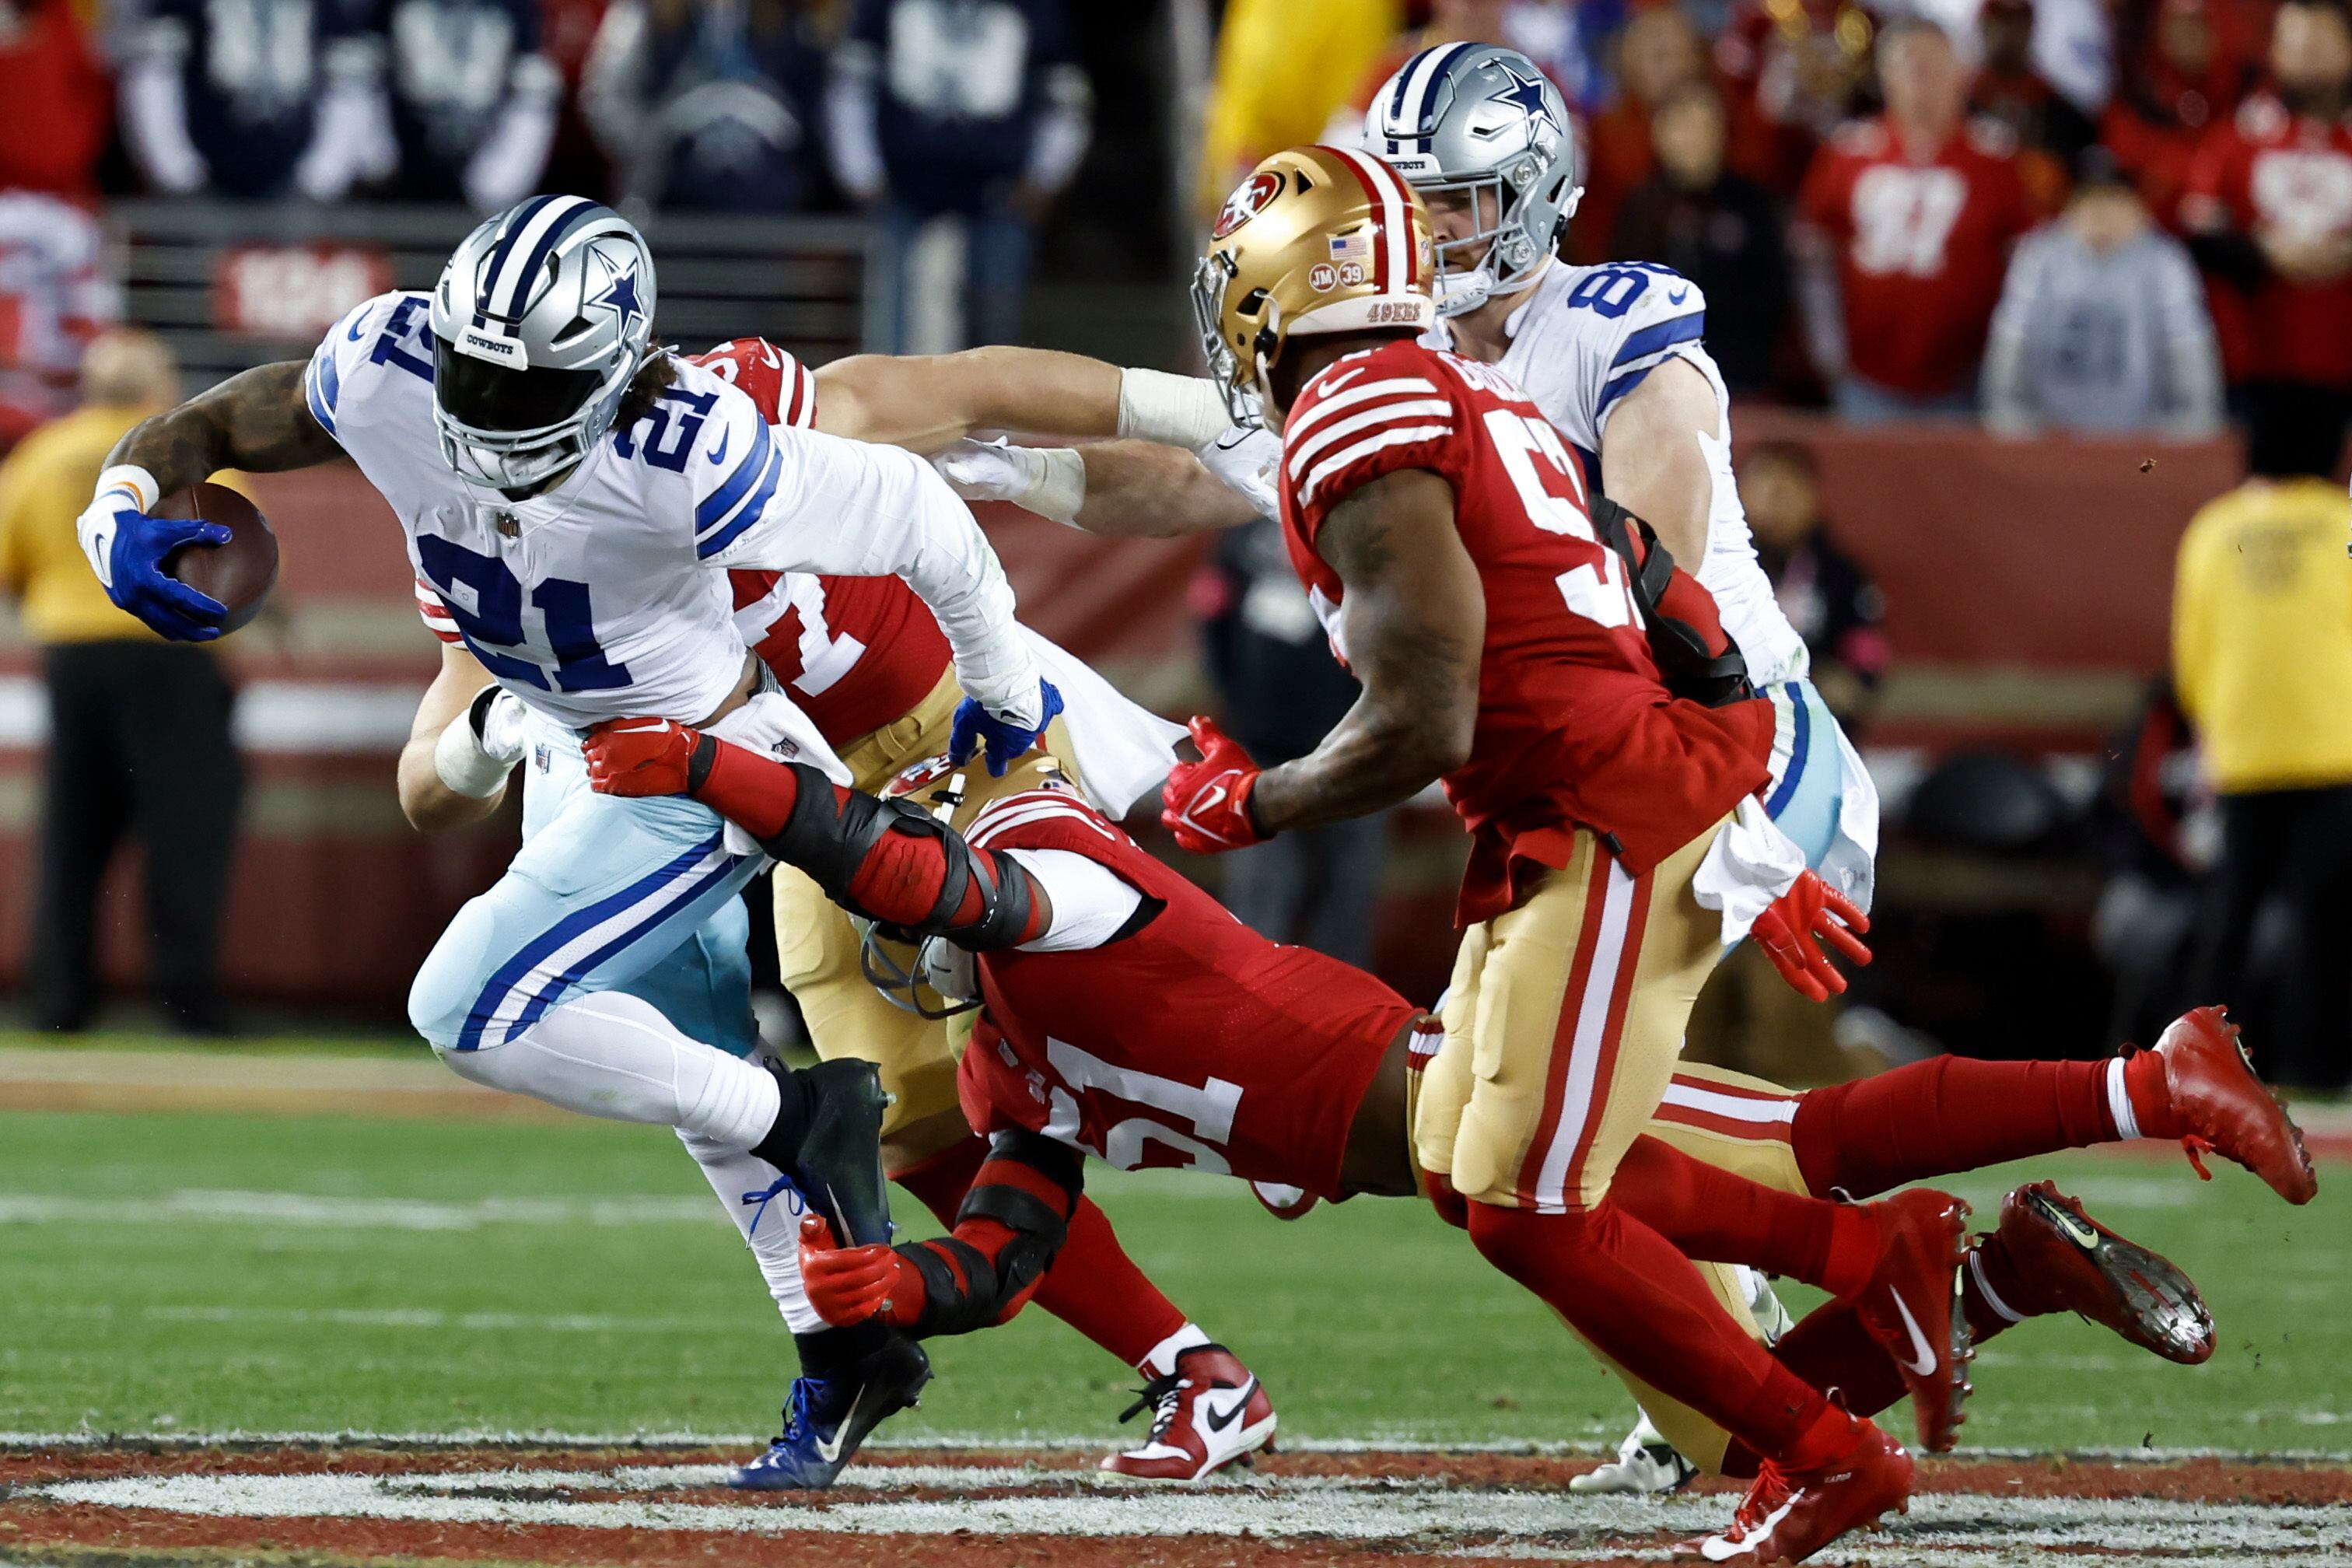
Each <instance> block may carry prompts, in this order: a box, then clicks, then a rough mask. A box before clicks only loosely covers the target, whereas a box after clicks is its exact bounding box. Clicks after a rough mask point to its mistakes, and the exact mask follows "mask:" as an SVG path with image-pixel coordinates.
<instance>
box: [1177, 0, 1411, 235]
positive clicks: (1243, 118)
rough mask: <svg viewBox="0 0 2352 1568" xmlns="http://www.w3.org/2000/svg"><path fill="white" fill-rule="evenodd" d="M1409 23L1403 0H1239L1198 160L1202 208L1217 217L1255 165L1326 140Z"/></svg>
mask: <svg viewBox="0 0 2352 1568" xmlns="http://www.w3.org/2000/svg"><path fill="white" fill-rule="evenodd" d="M1403 25H1404V8H1403V5H1402V4H1401V0H1232V3H1231V4H1230V5H1227V6H1226V7H1225V22H1224V28H1223V33H1222V34H1221V35H1220V36H1219V37H1218V39H1217V81H1216V88H1215V89H1214V92H1213V96H1212V97H1211V99H1210V102H1209V124H1208V132H1207V141H1206V144H1205V145H1204V146H1203V148H1202V158H1201V210H1202V213H1203V214H1204V215H1206V216H1210V217H1214V216H1215V215H1216V212H1217V209H1218V207H1220V206H1221V205H1223V203H1224V199H1225V197H1226V195H1228V194H1229V193H1231V191H1232V190H1233V188H1234V186H1235V185H1236V184H1240V183H1241V177H1242V176H1243V175H1244V174H1247V173H1249V171H1250V170H1251V169H1252V168H1253V167H1255V165H1256V164H1257V163H1258V162H1259V161H1260V160H1261V159H1264V158H1266V157H1268V156H1270V155H1272V154H1273V153H1279V152H1281V151H1282V150H1283V149H1284V148H1286V147H1296V146H1299V145H1301V144H1302V143H1305V142H1320V141H1321V140H1322V139H1323V127H1324V126H1325V125H1326V124H1327V123H1328V121H1330V118H1331V110H1333V109H1334V108H1336V107H1337V106H1338V105H1339V101H1340V100H1343V99H1345V98H1346V97H1347V96H1348V95H1349V93H1351V92H1353V91H1354V90H1355V89H1356V86H1357V84H1358V83H1359V82H1360V81H1361V80H1362V79H1363V76H1364V73H1365V72H1366V71H1368V70H1370V68H1371V67H1372V64H1373V62H1374V61H1376V60H1378V59H1379V58H1381V50H1382V49H1384V48H1386V47H1388V44H1389V40H1391V38H1393V37H1396V36H1397V33H1398V32H1399V30H1400V29H1401V28H1402V26H1403Z"/></svg>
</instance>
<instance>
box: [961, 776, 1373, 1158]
mask: <svg viewBox="0 0 2352 1568" xmlns="http://www.w3.org/2000/svg"><path fill="white" fill-rule="evenodd" d="M965 837H967V838H968V839H970V840H971V843H972V845H973V846H974V847H980V848H987V849H1067V850H1072V851H1075V852H1076V853H1077V854H1080V855H1083V856H1085V857H1087V858H1088V859H1090V860H1095V861H1098V862H1099V863H1101V864H1102V865H1104V866H1107V867H1108V868H1110V869H1112V870H1113V871H1115V872H1117V873H1118V875H1119V876H1120V877H1121V878H1123V879H1126V880H1127V882H1128V883H1129V885H1131V886H1133V887H1135V888H1136V889H1139V890H1140V891H1141V892H1142V893H1143V895H1144V897H1145V898H1146V899H1147V900H1150V901H1151V903H1152V904H1156V905H1158V906H1159V908H1158V910H1157V912H1156V913H1153V914H1151V915H1150V919H1149V921H1147V923H1145V924H1144V925H1143V926H1142V927H1141V928H1140V929H1139V930H1136V931H1132V932H1130V933H1129V934H1128V935H1127V936H1124V937H1121V938H1120V939H1118V941H1116V942H1109V943H1107V944H1105V945H1104V946H1101V947H1097V948H1090V949H1087V950H1086V951H1083V952H988V953H982V955H981V956H980V962H979V965H978V967H979V971H980V981H981V989H982V995H983V997H984V998H985V1000H986V1002H987V1010H986V1011H985V1012H983V1013H982V1015H981V1016H980V1021H979V1024H978V1026H977V1027H975V1028H974V1030H973V1031H972V1037H971V1045H970V1046H969V1047H966V1048H965V1051H964V1054H963V1062H962V1065H961V1067H960V1068H958V1069H957V1073H956V1089H957V1093H958V1095H959V1097H960V1098H961V1100H962V1102H963V1110H964V1116H965V1117H966V1119H967V1120H969V1121H971V1125H972V1127H973V1128H974V1129H975V1130H976V1131H979V1132H981V1133H982V1135H986V1134H988V1133H992V1132H995V1131H1002V1130H1003V1129H1007V1128H1013V1127H1025V1128H1027V1129H1028V1130H1029V1131H1033V1132H1042V1133H1044V1134H1045V1136H1047V1137H1049V1138H1055V1139H1058V1140H1060V1141H1061V1142H1065V1143H1067V1144H1069V1145H1071V1146H1072V1147H1074V1148H1076V1149H1081V1150H1084V1151H1085V1152H1087V1153H1089V1154H1092V1155H1094V1156H1096V1157H1097V1158H1098V1159H1101V1160H1104V1161H1107V1162H1108V1163H1110V1164H1113V1165H1117V1166H1119V1167H1121V1168H1122V1169H1126V1170H1138V1169H1144V1168H1172V1169H1178V1170H1196V1171H1214V1172H1219V1173H1231V1174H1233V1175H1236V1176H1241V1177H1244V1178H1245V1179H1248V1180H1251V1181H1261V1182H1283V1183H1287V1184H1290V1185H1293V1186H1299V1187H1304V1188H1306V1189H1307V1191H1309V1192H1312V1193H1315V1194H1318V1195H1320V1196H1322V1197H1326V1198H1336V1197H1338V1196H1339V1165H1340V1161H1341V1158H1342V1156H1343V1155H1344V1154H1345V1152H1346V1150H1347V1146H1348V1130H1349V1126H1351V1125H1352V1124H1353V1122H1354V1121H1355V1119H1356V1108H1357V1106H1358V1105H1360V1103H1361V1102H1362V1100H1363V1098H1364V1092H1365V1090H1366V1089H1369V1088H1370V1086H1371V1081H1372V1075H1373V1073H1374V1072H1375V1071H1376V1070H1378V1068H1379V1067H1380V1064H1381V1056H1382V1055H1383V1054H1384V1053H1385V1052H1386V1051H1387V1049H1388V1047H1389V1044H1390V1042H1391V1041H1392V1040H1394V1039H1395V1038H1396V1037H1397V1034H1398V1032H1399V1031H1401V1030H1402V1029H1403V1028H1404V1027H1405V1026H1407V1025H1408V1024H1410V1023H1412V1020H1413V1019H1414V1018H1415V1017H1416V1016H1419V1010H1418V1009H1417V1008H1415V1007H1414V1006H1413V1005H1412V1004H1411V1003H1409V1002H1407V1001H1406V1000H1405V999H1404V998H1403V997H1402V996H1400V995H1398V994H1396V993H1395V992H1393V991H1391V990H1390V989H1389V988H1388V987H1387V986H1385V985H1383V984H1381V983H1380V982H1379V981H1377V980H1375V979H1373V978H1372V977H1371V976H1370V975H1369V974H1366V973H1363V972H1362V971H1361V970H1359V969H1354V968H1351V967H1349V965H1347V964H1345V963H1340V962H1339V960H1337V959H1334V958H1326V957H1325V956H1324V955H1323V954H1321V953H1319V952H1312V951H1310V950H1308V949H1307V948H1303V947H1284V946H1281V945H1279V944H1277V943H1275V942H1268V941H1267V940H1266V939H1265V938H1264V937H1262V936H1260V935H1258V934H1257V932H1255V931H1252V930H1250V928H1249V927H1247V926H1245V925H1244V924H1242V922H1241V921H1237V920H1235V919H1234V917H1233V916H1232V915H1230V914H1228V913H1226V912H1225V910H1224V909H1223V907H1222V906H1221V905H1219V904H1218V903H1217V901H1216V900H1213V899H1212V898H1210V897H1209V895H1208V894H1206V893H1204V892H1202V890H1201V889H1198V888H1196V887H1194V886H1193V885H1192V883H1191V882H1188V881H1186V880H1185V879H1183V878H1182V877H1181V876H1179V875H1177V874H1176V873H1175V872H1174V871H1171V870H1170V869H1169V868H1167V867H1165V866H1162V865H1161V864H1160V862H1159V861H1157V860H1155V859H1153V858H1151V857H1150V856H1149V855H1147V854H1145V853H1144V852H1143V851H1142V850H1141V849H1139V848H1138V847H1136V844H1135V841H1134V840H1133V839H1131V838H1129V837H1128V836H1127V835H1126V834H1124V833H1122V832H1120V831H1119V829H1118V826H1117V825H1116V824H1114V823H1112V822H1111V821H1110V820H1109V819H1108V818H1107V817H1105V816H1102V814H1101V813H1099V812H1097V811H1096V810H1095V809H1094V808H1093V807H1092V806H1090V805H1087V804H1086V802H1085V801H1083V800H1081V799H1080V798H1079V797H1078V795H1077V792H1076V790H1074V789H1072V788H1070V787H1069V786H1068V785H1067V784H1063V783H1061V782H1060V781H1059V780H1051V781H1048V783H1047V784H1045V785H1044V786H1042V787H1040V788H1036V789H1031V790H1024V792H1022V793H1021V794H1019V795H1008V796H1006V797H1005V798H1004V799H1003V800H999V801H992V802H991V803H990V804H989V805H988V806H987V807H986V808H985V809H983V810H982V812H981V813H980V815H979V816H977V817H975V818H974V819H973V821H972V823H971V826H970V827H969V828H968V829H967V830H966V831H965ZM1149 907H1150V906H1149V905H1147V908H1149Z"/></svg>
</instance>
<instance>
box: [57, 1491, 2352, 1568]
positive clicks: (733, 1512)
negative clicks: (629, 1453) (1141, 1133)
mask: <svg viewBox="0 0 2352 1568" xmlns="http://www.w3.org/2000/svg"><path fill="white" fill-rule="evenodd" d="M853 1473H855V1472H853ZM708 1474H709V1472H704V1471H700V1470H698V1469H697V1470H690V1471H684V1472H679V1471H673V1472H671V1475H670V1476H669V1477H667V1478H666V1479H667V1480H668V1481H669V1483H670V1484H673V1485H684V1486H698V1485H702V1484H706V1481H705V1477H706V1476H707V1475H708ZM918 1477H919V1478H921V1479H917V1478H918ZM885 1479H887V1480H896V1481H897V1482H898V1484H901V1485H931V1484H941V1483H942V1482H944V1483H945V1484H949V1485H955V1486H977V1487H982V1488H986V1489H992V1490H1009V1491H1011V1492H1012V1493H1013V1495H1011V1496H1000V1497H984V1498H973V1497H961V1498H953V1499H945V1500H862V1499H857V1498H856V1497H854V1496H845V1495H844V1494H840V1493H835V1494H830V1495H827V1496H825V1497H824V1498H822V1499H819V1500H793V1499H787V1498H783V1497H781V1496H780V1497H776V1498H772V1499H768V1500H762V1501H761V1502H758V1503H755V1504H754V1503H731V1502H726V1503H721V1502H704V1501H690V1500H682V1499H680V1500H665V1499H661V1498H657V1497H646V1498H643V1499H631V1500H620V1501H615V1500H604V1499H591V1500H574V1499H572V1498H567V1497H565V1496H564V1495H563V1494H564V1493H565V1492H567V1491H576V1490H609V1489H615V1488H621V1487H629V1486H631V1482H630V1480H629V1478H628V1477H627V1475H626V1471H625V1468H622V1469H619V1470H602V1471H598V1470H592V1471H582V1472H560V1473H537V1474H534V1473H530V1472H520V1471H514V1470H496V1471H488V1472H484V1473H481V1474H477V1475H470V1476H467V1475H458V1476H450V1475H435V1476H415V1477H402V1476H359V1475H226V1476H159V1477H129V1478H118V1479H105V1480H81V1481H64V1482H58V1483H55V1484H51V1485H47V1486H38V1487H32V1488H27V1489H25V1490H24V1491H23V1492H20V1493H18V1494H17V1495H18V1496H20V1497H27V1498H33V1499H38V1500H46V1501H49V1502H54V1503H58V1504H62V1505H66V1506H70V1507H92V1508H126V1509H146V1510H162V1511H166V1512H172V1513H179V1514H190V1515H200V1516H205V1517H210V1518H237V1519H367V1520H375V1521H415V1522H418V1523H444V1524H459V1523H464V1524H497V1525H528V1526H559V1527H569V1528H573V1529H588V1530H645V1529H659V1530H678V1531H709V1532H712V1533H741V1534H759V1535H774V1534H782V1533H788V1532H799V1531H814V1532H824V1533H845V1534H858V1535H876V1534H919V1535H948V1534H951V1533H954V1532H957V1531H971V1532H974V1533H979V1534H1033V1535H1034V1534H1044V1535H1065V1536H1081V1537H1095V1538H1110V1537H1137V1536H1175V1535H1196V1536H1197V1535H1211V1536H1234V1535H1240V1534H1243V1533H1244V1532H1246V1533H1248V1534H1251V1535H1254V1536H1257V1537H1260V1538H1286V1537H1295V1536H1317V1537H1322V1538H1326V1539H1332V1538H1336V1539H1341V1540H1356V1541H1390V1540H1418V1541H1423V1542H1429V1543H1431V1544H1454V1543H1461V1544H1465V1545H1467V1544H1470V1543H1472V1542H1525V1543H1530V1544H1532V1543H1537V1542H1540V1543H1541V1545H1542V1546H1543V1547H1544V1548H1545V1549H1547V1550H1549V1551H1551V1552H1556V1553H1559V1554H1562V1555H1572V1554H1574V1553H1575V1552H1577V1551H1578V1550H1580V1549H1582V1550H1584V1551H1586V1552H1590V1551H1591V1550H1594V1549H1601V1548H1606V1547H1611V1546H1612V1545H1613V1543H1615V1542H1621V1541H1625V1540H1627V1539H1629V1538H1630V1539H1631V1540H1633V1542H1639V1543H1641V1544H1642V1545H1643V1547H1646V1546H1647V1545H1648V1543H1650V1542H1654V1541H1656V1540H1657V1539H1658V1537H1659V1534H1660V1532H1664V1531H1670V1532H1673V1533H1675V1534H1677V1535H1687V1534H1696V1533H1699V1532H1702V1531H1706V1530H1709V1529H1712V1528H1716V1527H1718V1526H1719V1525H1720V1524H1721V1523H1722V1522H1723V1521H1724V1519H1725V1517H1726V1514H1727V1510H1728V1507H1729V1500H1727V1499H1726V1498H1723V1497H1701V1498H1668V1499H1625V1498H1580V1497H1577V1496H1575V1495H1573V1494H1571V1493H1569V1492H1566V1491H1564V1490H1533V1489H1518V1490H1515V1489H1497V1488H1471V1487H1462V1486H1458V1485H1450V1484H1446V1483H1444V1482H1441V1481H1425V1482H1424V1481H1413V1480H1403V1479H1401V1480H1393V1481H1390V1482H1387V1483H1385V1484H1379V1485H1361V1484H1357V1485H1349V1484H1344V1483H1342V1484H1334V1483H1333V1482H1332V1481H1331V1480H1329V1479H1318V1478H1283V1477H1273V1478H1254V1479H1245V1480H1243V1481H1240V1482H1238V1483H1234V1484H1226V1485H1213V1486H1210V1487H1206V1488H1201V1489H1183V1490H1176V1489H1135V1488H1131V1487H1130V1488H1115V1487H1112V1486H1109V1485H1105V1484H1099V1483H1097V1481H1096V1480H1095V1479H1093V1478H1092V1477H1090V1476H1087V1475H1086V1474H1085V1473H1082V1472H1081V1473H1075V1474H1074V1473H1070V1472H1041V1471H1037V1470H1034V1469H1023V1468H993V1467H988V1468H971V1467H923V1468H919V1469H918V1470H916V1471H914V1472H912V1473H911V1474H910V1475H908V1476H907V1477H905V1478H895V1477H886V1478H885ZM632 1489H634V1488H632ZM860 1489H864V1488H863V1487H861V1488H860ZM2347 1531H2352V1505H2333V1506H2326V1507H2265V1506H2263V1505H2261V1504H2257V1503H2220V1504H2209V1503H2189V1502H2174V1501H2166V1500H2151V1499H2127V1500H2113V1501H2107V1500H2095V1499H2075V1498H2019V1497H2013V1496H1989V1495H1977V1494H1957V1495H1954V1494H1943V1495H1934V1494H1930V1495H1926V1496H1922V1497H1919V1498H1916V1499H1915V1500H1913V1503H1912V1512H1911V1515H1910V1517H1909V1518H1908V1519H1906V1520H1904V1521H1900V1522H1899V1523H1897V1524H1896V1525H1895V1528H1893V1529H1892V1530H1890V1531H1886V1532H1885V1533H1884V1534H1883V1535H1881V1536H1877V1537H1873V1538H1869V1539H1868V1540H1866V1541H1857V1542H1856V1544H1857V1545H1870V1546H1877V1547H1881V1548H1883V1549H1885V1550H1887V1551H1890V1552H1896V1553H1899V1554H1900V1557H1901V1560H1902V1561H1904V1562H1906V1563H1911V1562H1917V1561H1922V1560H1924V1559H1923V1558H1922V1556H1921V1555H1920V1554H1922V1553H1926V1552H1936V1553H1937V1554H1938V1556H1939V1557H1943V1556H1946V1555H1947V1554H1948V1560H1950V1561H1953V1562H1957V1563H1971V1564H1982V1563H1987V1562H1988V1561H1989V1560H2000V1559H2001V1558H2004V1557H2010V1556H2016V1555H2020V1554H2039V1553H2040V1552H2047V1551H2050V1550H2052V1549H2058V1550H2062V1551H2067V1552H2084V1551H2090V1552H2105V1553H2150V1554H2166V1555H2172V1554H2179V1553H2182V1552H2194V1553H2195V1554H2196V1557H2197V1560H2198V1561H2199V1562H2200V1563H2209V1562H2210V1561H2211V1559H2212V1557H2213V1555H2214V1554H2219V1553H2247V1554H2252V1555H2254V1556H2255V1557H2256V1558H2258V1559H2259V1560H2263V1561H2266V1562H2269V1563H2284V1562H2294V1561H2299V1560H2300V1561H2319V1560H2321V1554H2320V1546H2319V1543H2321V1542H2341V1541H2342V1540H2343V1539H2344V1536H2345V1534H2346V1532H2347ZM1647 1554H1648V1553H1647V1552H1646V1551H1644V1552H1643V1555H1647Z"/></svg>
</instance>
